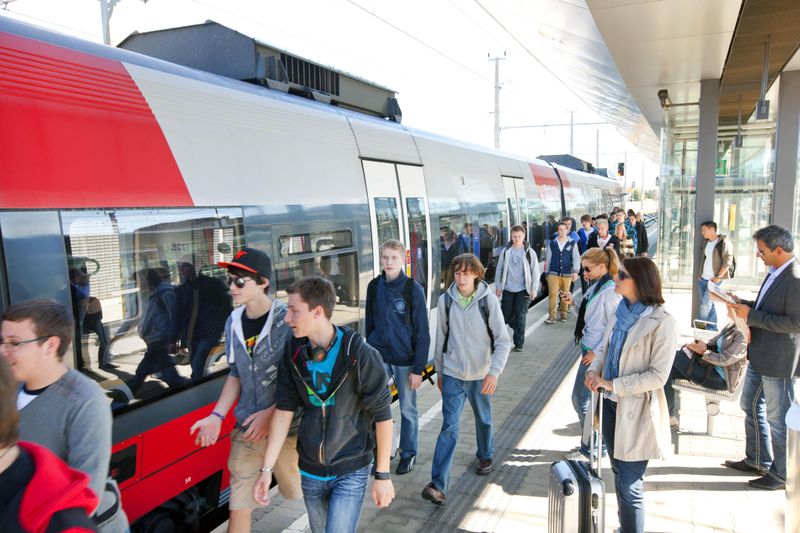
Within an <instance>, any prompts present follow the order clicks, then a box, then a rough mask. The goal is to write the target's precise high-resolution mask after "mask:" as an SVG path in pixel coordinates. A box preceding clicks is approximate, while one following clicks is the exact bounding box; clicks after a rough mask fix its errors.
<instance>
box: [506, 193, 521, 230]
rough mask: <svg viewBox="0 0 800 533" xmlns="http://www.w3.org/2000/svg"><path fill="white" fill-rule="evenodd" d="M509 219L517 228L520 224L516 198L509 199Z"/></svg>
mask: <svg viewBox="0 0 800 533" xmlns="http://www.w3.org/2000/svg"><path fill="white" fill-rule="evenodd" d="M507 201H508V217H509V221H510V223H511V225H512V226H516V225H517V224H519V221H518V220H517V206H516V203H517V201H516V198H508V200H507Z"/></svg>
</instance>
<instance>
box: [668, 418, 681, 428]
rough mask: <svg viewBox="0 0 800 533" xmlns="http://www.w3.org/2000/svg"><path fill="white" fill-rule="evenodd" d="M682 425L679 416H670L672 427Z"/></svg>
mask: <svg viewBox="0 0 800 533" xmlns="http://www.w3.org/2000/svg"><path fill="white" fill-rule="evenodd" d="M680 425H681V422H680V420H678V417H677V416H671V417H669V426H670V427H673V428H676V427H679V426H680Z"/></svg>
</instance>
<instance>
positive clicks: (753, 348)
mask: <svg viewBox="0 0 800 533" xmlns="http://www.w3.org/2000/svg"><path fill="white" fill-rule="evenodd" d="M753 240H754V241H756V248H757V249H758V251H757V254H758V256H759V257H760V258H761V260H762V261H764V264H765V265H766V266H767V267H769V275H768V276H767V279H766V280H765V281H764V284H763V285H762V286H761V290H759V291H758V297H757V298H756V300H755V301H754V302H753V301H745V300H740V299H739V298H737V297H735V296H734V297H733V298H734V300H735V301H736V303H735V304H728V305H729V307H731V309H732V310H733V312H734V313H736V314H737V315H738V316H739V317H740V318H743V319H744V320H746V321H747V325H748V326H749V327H750V335H751V340H750V345H749V346H748V353H747V355H748V358H749V359H750V366H749V367H748V369H747V374H746V375H745V382H744V388H743V389H742V397H741V401H740V405H741V407H742V410H744V412H745V414H746V415H747V416H746V417H745V438H746V442H745V458H744V459H742V460H741V461H726V462H725V466H727V467H729V468H733V469H736V470H742V471H746V472H754V473H756V474H759V475H761V477H759V478H757V479H752V480H750V481H749V484H750V485H751V486H753V487H756V488H759V489H766V490H777V489H784V488H785V487H786V412H787V411H788V410H789V407H790V406H791V404H792V402H793V401H794V377H795V373H796V369H797V361H798V356H800V337H798V334H800V262H798V260H797V259H796V258H795V256H794V253H793V252H794V239H793V238H792V234H791V233H790V232H789V230H787V229H786V228H783V227H781V226H774V225H773V226H767V227H766V228H761V229H759V230H758V231H756V232H755V233H754V234H753ZM765 414H766V416H765ZM770 441H771V444H772V446H771V448H770Z"/></svg>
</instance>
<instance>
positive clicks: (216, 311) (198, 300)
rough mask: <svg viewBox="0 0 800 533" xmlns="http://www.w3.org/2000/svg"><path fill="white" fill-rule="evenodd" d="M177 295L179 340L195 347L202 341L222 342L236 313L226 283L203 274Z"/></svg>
mask: <svg viewBox="0 0 800 533" xmlns="http://www.w3.org/2000/svg"><path fill="white" fill-rule="evenodd" d="M175 295H176V297H177V302H178V304H177V305H178V320H177V322H178V323H177V325H176V328H177V330H176V335H175V336H176V338H179V339H180V340H181V341H183V344H184V346H187V345H189V346H191V344H192V342H193V341H195V340H198V339H203V338H213V339H219V336H220V335H221V334H222V330H223V328H224V327H225V321H226V320H227V319H228V317H229V316H230V314H231V311H232V310H233V307H231V299H230V296H228V290H227V289H226V288H225V285H224V284H223V283H222V281H220V280H219V279H217V278H212V277H209V276H206V275H203V274H199V275H198V276H196V277H195V278H194V279H191V280H187V281H186V282H184V283H183V284H182V285H180V286H179V287H178V288H176V289H175ZM192 319H194V320H192Z"/></svg>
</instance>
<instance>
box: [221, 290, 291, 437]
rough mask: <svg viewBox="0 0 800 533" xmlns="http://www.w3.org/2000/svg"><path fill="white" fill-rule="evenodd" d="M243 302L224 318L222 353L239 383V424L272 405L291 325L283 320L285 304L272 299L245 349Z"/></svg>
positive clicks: (235, 410) (231, 373) (237, 409)
mask: <svg viewBox="0 0 800 533" xmlns="http://www.w3.org/2000/svg"><path fill="white" fill-rule="evenodd" d="M244 310H245V306H240V307H237V308H236V309H234V310H233V312H232V313H231V316H230V317H228V320H227V322H225V353H227V354H228V365H229V366H230V369H231V372H230V375H231V376H232V377H235V378H238V379H239V383H240V384H241V387H242V388H241V392H240V393H239V401H238V402H237V403H236V408H235V409H234V411H233V414H234V416H235V417H236V423H237V425H238V426H239V428H242V424H243V423H244V421H245V420H247V417H248V416H250V415H251V414H253V413H255V412H257V411H261V410H263V409H267V408H268V407H272V406H273V405H275V401H276V398H275V395H276V386H277V378H278V367H279V365H280V360H281V357H282V356H283V353H284V350H285V347H286V343H287V342H288V341H289V339H291V337H292V328H290V327H289V324H287V323H286V321H285V320H284V317H285V316H286V305H285V304H284V303H283V302H279V301H277V300H273V301H272V309H271V310H270V312H269V313H270V316H269V318H267V322H266V323H265V324H264V328H263V329H262V330H261V333H260V334H259V336H258V340H257V341H256V346H255V348H254V349H253V357H252V358H251V357H250V355H249V354H248V353H247V347H246V344H245V338H244V332H243V331H242V314H244Z"/></svg>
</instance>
